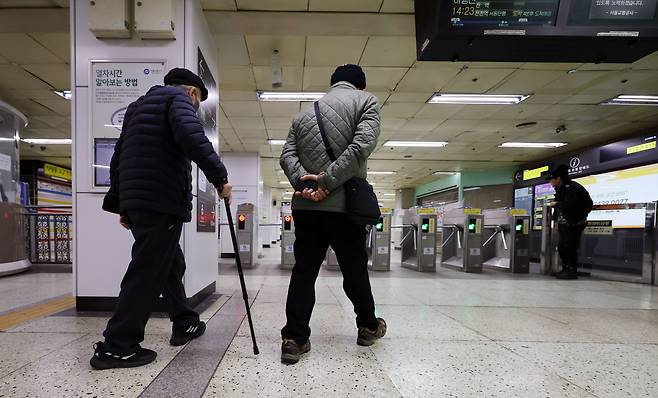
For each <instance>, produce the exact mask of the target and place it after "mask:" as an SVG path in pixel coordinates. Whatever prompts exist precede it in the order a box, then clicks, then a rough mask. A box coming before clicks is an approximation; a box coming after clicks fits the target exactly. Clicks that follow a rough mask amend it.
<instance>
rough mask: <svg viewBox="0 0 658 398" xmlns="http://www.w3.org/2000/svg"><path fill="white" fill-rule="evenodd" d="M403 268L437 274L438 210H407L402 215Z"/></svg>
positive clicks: (401, 243) (401, 244)
mask: <svg viewBox="0 0 658 398" xmlns="http://www.w3.org/2000/svg"><path fill="white" fill-rule="evenodd" d="M402 223H403V224H402V225H400V226H395V227H401V228H402V240H401V241H400V246H401V247H402V266H403V267H404V268H409V269H411V270H414V271H419V272H436V210H435V209H434V208H421V209H406V210H403V214H402Z"/></svg>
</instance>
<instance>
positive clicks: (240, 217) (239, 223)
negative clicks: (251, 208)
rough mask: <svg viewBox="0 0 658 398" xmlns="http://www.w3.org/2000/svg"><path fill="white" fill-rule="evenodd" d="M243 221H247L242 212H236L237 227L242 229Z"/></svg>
mask: <svg viewBox="0 0 658 398" xmlns="http://www.w3.org/2000/svg"><path fill="white" fill-rule="evenodd" d="M245 221H247V216H245V215H244V214H238V229H244V227H245Z"/></svg>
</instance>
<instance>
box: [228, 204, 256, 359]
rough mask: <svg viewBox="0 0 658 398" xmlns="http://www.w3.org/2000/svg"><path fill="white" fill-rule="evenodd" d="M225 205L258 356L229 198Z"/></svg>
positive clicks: (250, 328)
mask: <svg viewBox="0 0 658 398" xmlns="http://www.w3.org/2000/svg"><path fill="white" fill-rule="evenodd" d="M224 205H226V218H227V219H228V227H229V229H230V230H231V239H232V240H233V251H234V252H235V264H236V265H237V266H238V275H239V276H240V287H242V297H243V298H244V306H245V308H246V309H247V319H248V320H249V331H250V332H251V341H252V342H253V343H254V355H258V352H259V351H258V346H257V345H256V335H255V334H254V324H253V323H252V321H251V310H250V309H249V297H248V296H247V286H246V285H245V283H244V274H243V273H242V262H241V261H240V251H239V250H238V238H237V237H236V236H235V226H234V225H233V215H232V214H231V206H230V205H229V203H228V198H224Z"/></svg>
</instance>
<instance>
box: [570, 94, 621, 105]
mask: <svg viewBox="0 0 658 398" xmlns="http://www.w3.org/2000/svg"><path fill="white" fill-rule="evenodd" d="M607 99H610V95H609V94H576V95H572V96H571V97H568V98H567V99H565V100H564V101H562V103H563V104H576V105H598V104H600V103H601V102H603V101H605V100H607Z"/></svg>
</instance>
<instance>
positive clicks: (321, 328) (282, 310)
mask: <svg viewBox="0 0 658 398" xmlns="http://www.w3.org/2000/svg"><path fill="white" fill-rule="evenodd" d="M251 317H252V319H253V321H254V330H255V331H256V335H257V336H267V337H269V338H273V339H275V340H277V341H278V340H280V339H281V328H282V327H283V326H284V325H285V323H286V306H285V303H261V302H259V300H258V299H256V302H255V303H254V305H253V306H252V307H251ZM310 326H311V333H312V335H313V336H326V335H330V336H332V335H346V336H354V338H355V339H356V325H354V324H353V321H352V320H350V319H349V318H348V316H347V315H346V314H345V311H344V310H343V308H341V307H340V306H338V305H331V304H316V305H315V308H314V309H313V315H312V316H311V324H310ZM238 336H249V325H248V323H247V321H246V319H245V321H244V322H243V323H242V326H241V327H240V329H239V330H238Z"/></svg>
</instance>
